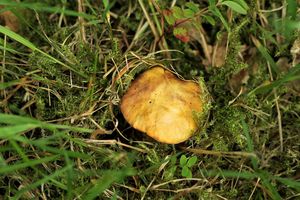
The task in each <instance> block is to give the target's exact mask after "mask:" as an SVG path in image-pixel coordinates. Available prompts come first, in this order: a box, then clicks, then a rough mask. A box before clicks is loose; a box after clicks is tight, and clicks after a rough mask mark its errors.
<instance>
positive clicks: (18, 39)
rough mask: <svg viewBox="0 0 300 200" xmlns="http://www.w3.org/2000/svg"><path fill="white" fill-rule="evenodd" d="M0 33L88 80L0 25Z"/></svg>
mask: <svg viewBox="0 0 300 200" xmlns="http://www.w3.org/2000/svg"><path fill="white" fill-rule="evenodd" d="M0 33H3V34H4V35H7V36H8V37H10V38H12V39H13V40H16V41H17V42H19V43H21V44H23V45H24V46H26V47H28V48H30V49H31V50H32V51H37V52H39V53H41V54H43V55H44V56H46V57H48V58H49V59H51V60H52V61H54V62H55V63H58V64H60V65H62V66H64V67H65V68H67V69H69V70H71V71H73V72H75V73H76V74H78V75H80V76H82V77H83V78H88V76H87V75H86V74H84V73H82V72H80V71H78V70H76V69H74V68H72V67H71V66H69V65H66V64H65V63H63V62H61V61H59V60H58V59H56V58H54V57H52V56H51V55H49V54H47V53H45V52H44V51H42V50H40V49H38V48H37V47H36V46H35V45H34V44H33V43H31V42H30V41H28V40H27V39H25V38H24V37H22V36H21V35H19V34H17V33H15V32H13V31H11V30H9V29H7V28H5V27H4V26H1V25H0Z"/></svg>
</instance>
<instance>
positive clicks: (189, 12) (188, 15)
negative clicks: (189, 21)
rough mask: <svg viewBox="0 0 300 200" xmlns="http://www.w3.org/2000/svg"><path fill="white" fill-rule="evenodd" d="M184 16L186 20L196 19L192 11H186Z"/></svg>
mask: <svg viewBox="0 0 300 200" xmlns="http://www.w3.org/2000/svg"><path fill="white" fill-rule="evenodd" d="M183 15H184V17H185V18H192V17H194V15H195V13H194V11H192V10H191V9H184V10H183Z"/></svg>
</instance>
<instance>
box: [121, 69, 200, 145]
mask: <svg viewBox="0 0 300 200" xmlns="http://www.w3.org/2000/svg"><path fill="white" fill-rule="evenodd" d="M201 93H202V91H201V89H200V87H199V85H198V84H197V83H195V82H193V81H184V80H181V79H179V78H177V76H175V75H174V74H173V73H171V72H169V71H168V70H166V69H164V68H162V67H153V68H151V69H149V70H147V71H145V72H143V73H142V74H140V75H139V76H138V77H137V78H136V79H135V80H134V81H133V82H132V83H131V85H130V87H129V89H128V90H127V91H126V93H125V94H124V96H123V97H122V99H121V112H122V113H123V115H124V117H125V119H126V120H127V121H128V122H129V124H130V125H131V126H133V127H134V128H135V129H137V130H139V131H141V132H144V133H146V134H147V135H149V136H150V137H152V138H154V139H155V140H157V141H159V142H163V143H168V144H177V143H180V142H183V141H185V140H187V139H188V138H189V137H191V136H192V135H193V133H195V131H196V130H197V128H198V127H197V123H196V122H195V116H194V114H193V112H201V111H202V110H203V109H202V104H203V102H202V100H201V98H200V95H201Z"/></svg>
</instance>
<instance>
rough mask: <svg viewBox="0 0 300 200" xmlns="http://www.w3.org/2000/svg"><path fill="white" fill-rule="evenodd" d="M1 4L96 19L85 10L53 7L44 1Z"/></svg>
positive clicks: (4, 0)
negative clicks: (78, 10)
mask: <svg viewBox="0 0 300 200" xmlns="http://www.w3.org/2000/svg"><path fill="white" fill-rule="evenodd" d="M0 5H3V6H9V7H13V8H25V9H30V10H34V11H40V12H48V13H61V14H64V15H69V16H74V17H83V18H85V19H88V20H91V19H94V18H95V16H92V15H88V14H86V13H83V12H77V11H74V10H68V9H65V8H61V7H57V6H56V7H52V6H49V5H47V4H44V3H27V2H22V3H19V2H15V1H11V0H1V2H0Z"/></svg>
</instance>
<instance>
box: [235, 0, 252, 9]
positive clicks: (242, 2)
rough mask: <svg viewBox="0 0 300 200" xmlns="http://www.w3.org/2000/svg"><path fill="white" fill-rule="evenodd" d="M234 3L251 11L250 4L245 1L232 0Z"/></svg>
mask: <svg viewBox="0 0 300 200" xmlns="http://www.w3.org/2000/svg"><path fill="white" fill-rule="evenodd" d="M232 1H234V2H236V3H238V4H239V5H241V6H242V7H243V8H245V9H246V10H248V9H249V6H248V4H247V3H246V2H245V1H244V0H232Z"/></svg>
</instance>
